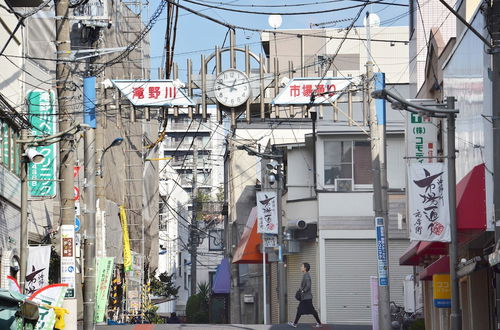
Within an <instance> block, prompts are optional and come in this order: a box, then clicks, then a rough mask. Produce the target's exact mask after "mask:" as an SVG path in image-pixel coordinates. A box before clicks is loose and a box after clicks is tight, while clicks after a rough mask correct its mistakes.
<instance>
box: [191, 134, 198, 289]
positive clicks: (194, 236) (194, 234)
mask: <svg viewBox="0 0 500 330" xmlns="http://www.w3.org/2000/svg"><path fill="white" fill-rule="evenodd" d="M193 139H194V137H193ZM197 176H198V146H197V145H196V143H193V197H192V198H193V201H192V203H191V204H192V208H193V210H192V212H193V219H192V220H191V233H190V236H191V246H190V248H191V295H194V294H196V285H197V283H196V281H197V280H196V263H197V255H196V254H197V249H198V241H199V233H198V221H197V220H196V208H197V207H198V206H197V203H196V199H197V198H198V185H197V180H198V178H197Z"/></svg>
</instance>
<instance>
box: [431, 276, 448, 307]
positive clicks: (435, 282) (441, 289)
mask: <svg viewBox="0 0 500 330" xmlns="http://www.w3.org/2000/svg"><path fill="white" fill-rule="evenodd" d="M432 287H433V289H432V291H433V296H434V297H433V298H434V306H435V307H437V308H450V307H451V285H450V274H434V275H432Z"/></svg>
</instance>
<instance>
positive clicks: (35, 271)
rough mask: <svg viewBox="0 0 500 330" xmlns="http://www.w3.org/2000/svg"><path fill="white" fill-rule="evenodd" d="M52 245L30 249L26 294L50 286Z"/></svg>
mask: <svg viewBox="0 0 500 330" xmlns="http://www.w3.org/2000/svg"><path fill="white" fill-rule="evenodd" d="M49 266H50V245H42V246H30V247H28V264H27V268H26V285H25V289H24V291H25V293H26V294H27V295H30V294H32V293H34V292H35V291H37V290H39V289H41V288H43V287H44V286H46V285H48V284H49Z"/></svg>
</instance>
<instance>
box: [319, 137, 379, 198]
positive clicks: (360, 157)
mask: <svg viewBox="0 0 500 330" xmlns="http://www.w3.org/2000/svg"><path fill="white" fill-rule="evenodd" d="M324 146H325V168H324V177H325V185H329V186H334V187H335V190H336V191H351V190H356V189H363V188H365V189H366V188H370V185H371V184H372V170H371V154H370V142H368V141H326V142H325V143H324Z"/></svg>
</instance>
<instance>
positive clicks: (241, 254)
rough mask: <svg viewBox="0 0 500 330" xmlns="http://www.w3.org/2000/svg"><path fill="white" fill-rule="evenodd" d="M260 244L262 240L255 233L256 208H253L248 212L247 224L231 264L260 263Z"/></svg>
mask: <svg viewBox="0 0 500 330" xmlns="http://www.w3.org/2000/svg"><path fill="white" fill-rule="evenodd" d="M261 244H262V239H261V237H260V235H259V234H258V233H257V207H254V208H252V210H251V211H250V214H249V216H248V220H247V224H246V225H245V229H244V230H243V234H242V235H241V239H240V241H239V243H238V246H237V247H236V251H235V252H234V256H233V263H239V264H257V263H262V253H261V252H260V250H259V246H260V245H261Z"/></svg>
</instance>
